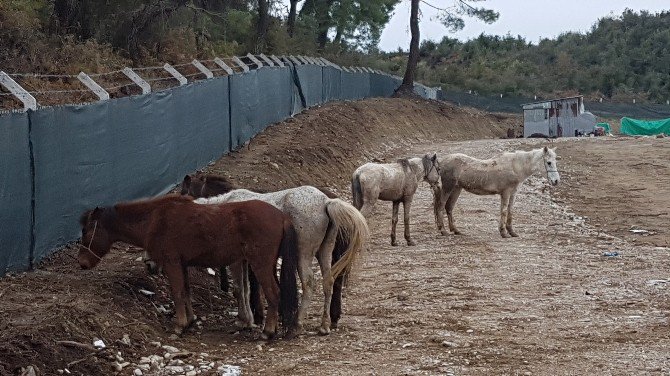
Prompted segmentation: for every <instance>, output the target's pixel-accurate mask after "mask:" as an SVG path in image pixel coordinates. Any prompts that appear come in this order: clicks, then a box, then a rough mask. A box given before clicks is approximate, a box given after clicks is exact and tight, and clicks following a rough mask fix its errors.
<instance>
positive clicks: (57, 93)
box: [0, 54, 385, 113]
mask: <svg viewBox="0 0 670 376" xmlns="http://www.w3.org/2000/svg"><path fill="white" fill-rule="evenodd" d="M276 65H280V66H284V65H290V66H294V65H320V66H333V67H336V68H338V69H341V70H344V71H360V72H371V73H372V72H374V73H379V74H385V73H383V72H381V71H378V70H372V69H369V68H362V67H339V66H337V65H335V64H333V63H331V62H330V61H328V60H326V59H324V58H316V57H306V56H293V55H288V56H286V55H284V56H274V55H272V56H265V55H262V54H261V55H252V54H247V55H245V56H233V57H225V58H215V59H207V60H193V61H191V62H188V63H180V64H175V65H169V64H165V65H162V66H147V67H136V68H128V67H126V68H124V69H118V70H113V71H109V72H96V73H90V74H86V73H85V72H81V73H79V74H39V73H11V72H9V73H8V72H3V71H2V67H0V113H7V112H13V111H24V110H27V109H33V110H35V109H37V108H41V107H49V106H57V105H67V104H85V103H93V102H96V101H99V100H107V99H112V98H122V97H127V96H132V95H138V94H147V93H149V92H156V91H162V90H168V89H171V88H174V87H177V86H180V85H184V84H187V83H191V82H195V81H201V80H207V79H210V78H213V77H220V76H227V75H234V74H240V73H244V72H248V71H251V70H256V69H259V68H261V67H263V66H276ZM92 87H94V89H92Z"/></svg>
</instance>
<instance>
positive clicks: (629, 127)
mask: <svg viewBox="0 0 670 376" xmlns="http://www.w3.org/2000/svg"><path fill="white" fill-rule="evenodd" d="M621 133H623V134H627V135H630V136H637V135H646V136H652V135H656V134H661V133H665V134H670V119H663V120H648V121H647V120H637V119H631V118H627V117H624V118H621Z"/></svg>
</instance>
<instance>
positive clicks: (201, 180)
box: [181, 174, 235, 198]
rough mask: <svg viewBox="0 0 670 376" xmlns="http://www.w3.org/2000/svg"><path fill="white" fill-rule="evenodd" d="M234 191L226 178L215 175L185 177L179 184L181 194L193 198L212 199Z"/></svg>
mask: <svg viewBox="0 0 670 376" xmlns="http://www.w3.org/2000/svg"><path fill="white" fill-rule="evenodd" d="M233 189H235V188H234V187H233V185H232V183H230V182H229V181H228V180H227V179H226V178H224V177H222V176H216V175H207V174H203V175H194V176H190V175H186V176H184V180H183V181H182V182H181V194H182V195H189V196H193V197H195V198H200V197H212V196H217V195H220V194H224V193H228V192H230V191H232V190H233Z"/></svg>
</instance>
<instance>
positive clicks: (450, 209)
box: [445, 188, 462, 235]
mask: <svg viewBox="0 0 670 376" xmlns="http://www.w3.org/2000/svg"><path fill="white" fill-rule="evenodd" d="M461 190H462V189H461V188H455V189H454V190H453V191H451V194H450V195H449V199H448V200H447V203H446V204H445V209H446V210H447V220H448V221H449V231H451V232H453V233H454V234H456V235H460V234H461V232H460V231H458V229H457V228H456V225H455V224H454V206H456V201H458V196H460V195H461Z"/></svg>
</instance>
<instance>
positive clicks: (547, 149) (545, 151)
mask: <svg viewBox="0 0 670 376" xmlns="http://www.w3.org/2000/svg"><path fill="white" fill-rule="evenodd" d="M547 153H549V148H548V147H546V146H545V147H544V154H547Z"/></svg>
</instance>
